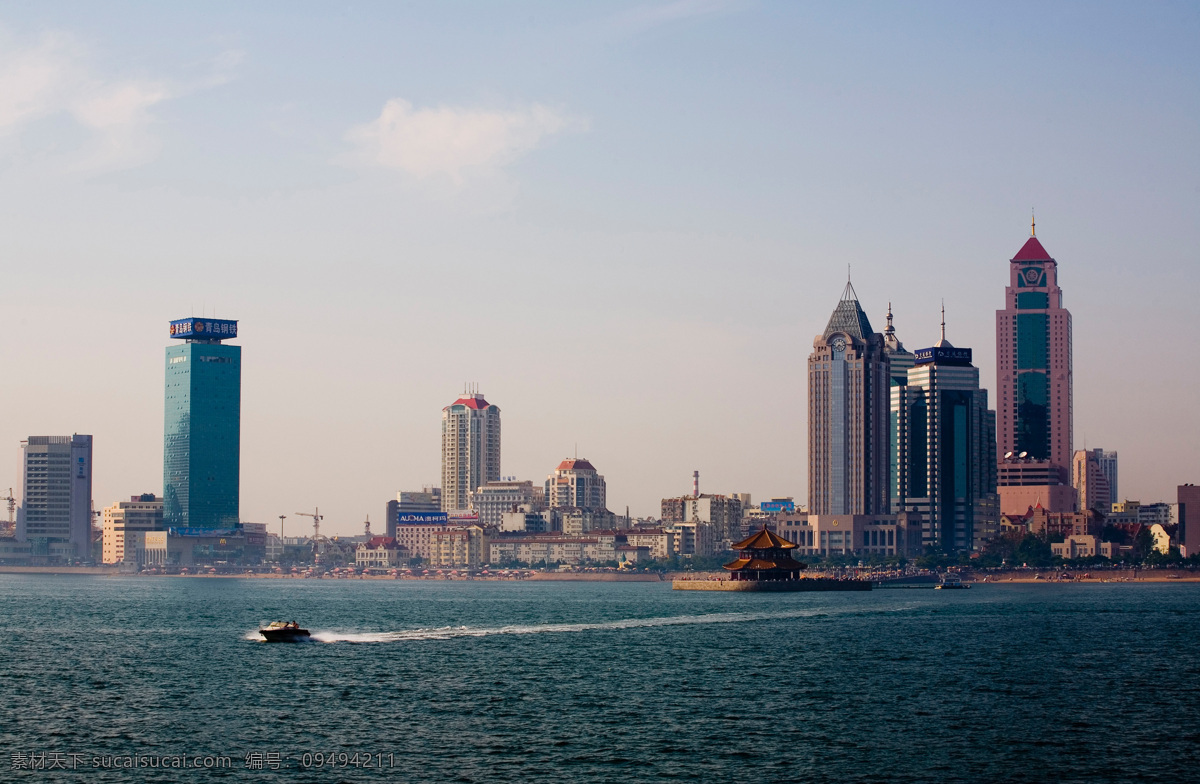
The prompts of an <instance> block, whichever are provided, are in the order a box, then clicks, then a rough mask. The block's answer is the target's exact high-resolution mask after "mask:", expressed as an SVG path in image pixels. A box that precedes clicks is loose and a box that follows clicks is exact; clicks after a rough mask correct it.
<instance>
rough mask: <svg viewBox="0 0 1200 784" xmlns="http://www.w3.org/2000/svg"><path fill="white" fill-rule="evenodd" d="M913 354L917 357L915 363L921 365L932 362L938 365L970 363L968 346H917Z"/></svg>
mask: <svg viewBox="0 0 1200 784" xmlns="http://www.w3.org/2000/svg"><path fill="white" fill-rule="evenodd" d="M913 355H914V356H915V357H916V358H917V360H916V361H917V364H918V365H923V364H926V363H929V362H933V363H935V364H939V365H969V364H971V349H969V348H954V347H953V346H933V347H932V348H919V349H917V350H916V351H915V352H913Z"/></svg>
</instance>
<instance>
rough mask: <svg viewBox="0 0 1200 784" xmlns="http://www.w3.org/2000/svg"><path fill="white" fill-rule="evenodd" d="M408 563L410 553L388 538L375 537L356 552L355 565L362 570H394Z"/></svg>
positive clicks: (360, 546) (361, 545)
mask: <svg viewBox="0 0 1200 784" xmlns="http://www.w3.org/2000/svg"><path fill="white" fill-rule="evenodd" d="M407 562H408V552H407V551H406V550H405V549H404V548H403V547H401V546H400V545H398V544H396V540H395V539H393V538H392V537H388V536H373V537H371V538H370V539H369V540H367V541H366V542H363V543H362V544H360V545H359V546H358V547H357V548H356V549H355V551H354V565H355V566H357V567H359V568H360V569H363V568H367V569H394V568H396V567H397V566H402V565H404V564H405V563H407Z"/></svg>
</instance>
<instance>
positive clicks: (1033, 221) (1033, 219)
mask: <svg viewBox="0 0 1200 784" xmlns="http://www.w3.org/2000/svg"><path fill="white" fill-rule="evenodd" d="M1029 236H1030V237H1036V236H1037V214H1036V213H1035V212H1034V210H1033V207H1030V208H1029Z"/></svg>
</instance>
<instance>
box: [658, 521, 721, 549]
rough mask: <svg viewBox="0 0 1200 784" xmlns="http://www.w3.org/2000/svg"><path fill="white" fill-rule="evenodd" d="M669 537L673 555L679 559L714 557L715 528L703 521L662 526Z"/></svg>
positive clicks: (716, 540)
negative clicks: (672, 545)
mask: <svg viewBox="0 0 1200 784" xmlns="http://www.w3.org/2000/svg"><path fill="white" fill-rule="evenodd" d="M664 529H665V530H666V531H667V533H669V534H670V535H671V538H672V540H673V543H674V547H675V554H676V555H678V556H680V557H681V558H689V557H692V556H699V557H701V558H709V557H711V556H713V555H716V552H717V549H716V545H717V542H718V541H719V540H718V539H717V532H716V526H714V525H713V524H712V523H710V522H706V521H704V520H688V521H686V522H678V523H671V524H670V525H666V526H664Z"/></svg>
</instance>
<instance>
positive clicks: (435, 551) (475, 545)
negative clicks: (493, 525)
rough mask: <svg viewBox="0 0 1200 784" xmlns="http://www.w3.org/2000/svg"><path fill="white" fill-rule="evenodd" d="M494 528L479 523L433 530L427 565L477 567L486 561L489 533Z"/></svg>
mask: <svg viewBox="0 0 1200 784" xmlns="http://www.w3.org/2000/svg"><path fill="white" fill-rule="evenodd" d="M494 530H495V529H488V528H484V527H483V526H481V525H468V526H465V527H462V528H453V529H447V530H443V531H435V532H433V535H432V541H431V547H430V555H429V559H428V560H429V565H430V566H438V567H466V568H468V569H477V568H479V567H480V566H482V565H483V564H484V563H486V562H487V559H488V555H489V550H488V540H489V539H490V536H489V534H490V533H491V532H492V531H494Z"/></svg>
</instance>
